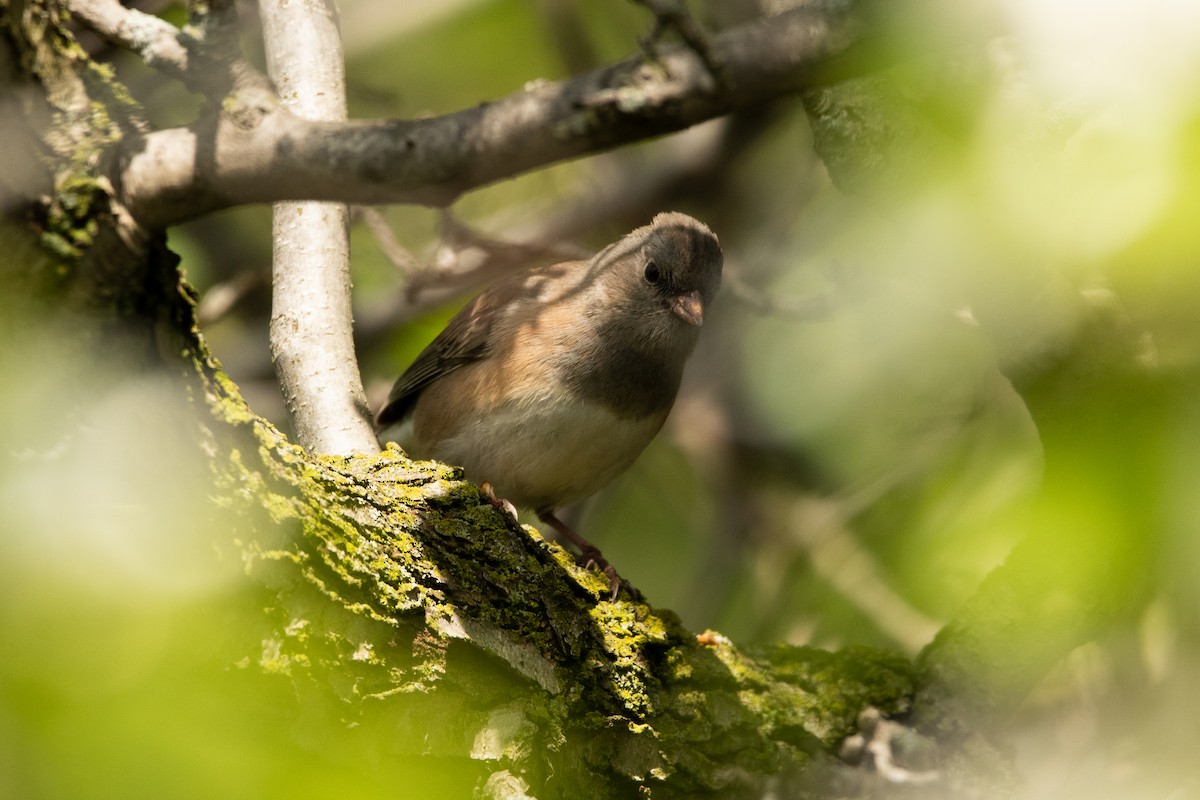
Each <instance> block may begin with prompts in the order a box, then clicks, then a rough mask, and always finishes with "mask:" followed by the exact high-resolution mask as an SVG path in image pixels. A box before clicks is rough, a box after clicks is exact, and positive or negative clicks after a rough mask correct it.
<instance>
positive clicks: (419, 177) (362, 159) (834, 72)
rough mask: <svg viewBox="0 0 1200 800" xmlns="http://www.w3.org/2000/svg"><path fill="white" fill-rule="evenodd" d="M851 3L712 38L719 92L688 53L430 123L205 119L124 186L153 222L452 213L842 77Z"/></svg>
mask: <svg viewBox="0 0 1200 800" xmlns="http://www.w3.org/2000/svg"><path fill="white" fill-rule="evenodd" d="M864 28H865V22H864V21H863V19H862V18H861V15H860V13H858V12H857V11H856V6H855V5H854V4H851V3H838V4H829V7H823V6H822V7H816V6H805V7H802V8H798V9H795V10H792V11H789V12H786V13H784V14H781V15H779V16H777V17H772V18H769V19H762V20H757V21H755V22H752V23H748V24H746V25H742V26H739V27H736V28H731V29H729V30H727V31H725V32H723V33H722V34H720V35H719V36H716V37H714V38H713V51H714V53H715V55H716V57H717V58H718V59H719V60H720V62H721V64H722V72H721V76H722V81H721V83H720V85H719V86H718V85H716V84H715V83H714V81H713V79H712V77H711V76H710V74H709V72H708V69H707V68H706V67H705V65H704V63H703V61H702V60H701V59H700V57H699V56H697V55H696V53H695V52H693V51H692V50H691V49H689V48H684V47H676V48H672V49H670V50H666V51H664V52H663V53H662V56H661V64H662V67H661V68H656V67H655V66H653V65H648V64H646V63H645V62H644V60H643V59H641V58H636V59H630V60H627V61H623V62H621V63H618V64H616V65H613V66H610V67H605V68H602V69H598V70H594V71H592V72H589V73H586V74H584V75H581V76H578V77H575V78H572V79H570V80H566V81H562V82H558V83H545V82H543V83H536V84H532V85H530V86H528V87H526V88H525V89H524V90H522V91H520V92H517V93H515V94H513V95H510V96H508V97H506V98H503V99H501V100H498V101H496V102H493V103H485V104H482V105H480V106H477V107H475V108H471V109H467V110H463V111H459V112H456V113H453V114H447V115H445V116H441V117H433V118H428V119H420V120H395V119H393V120H374V121H351V122H310V121H305V120H301V119H298V118H296V117H295V116H294V115H292V114H290V113H288V112H286V111H285V110H282V109H274V110H268V111H267V112H265V113H264V114H263V115H262V116H261V117H259V118H256V119H255V120H253V121H252V122H245V121H238V122H235V121H233V120H230V119H220V120H215V121H214V120H207V121H204V122H201V123H198V124H197V125H195V126H193V127H190V128H175V129H171V130H165V131H159V132H156V133H153V134H150V135H149V136H147V137H145V139H144V140H142V141H140V142H135V143H133V144H132V145H131V147H130V151H129V152H128V154H127V159H126V161H125V164H124V170H123V174H122V176H121V180H120V184H121V188H122V190H123V192H124V195H125V200H126V201H127V203H128V204H129V206H130V208H131V209H133V212H134V214H135V216H136V217H137V218H138V219H139V220H142V221H143V223H144V224H149V225H152V226H163V225H169V224H171V223H174V222H178V221H181V220H183V219H187V218H190V217H194V216H197V215H199V214H202V213H205V212H208V211H212V210H215V209H218V208H226V207H229V206H234V205H240V204H245V203H259V202H272V201H277V200H281V199H300V198H307V199H323V200H340V201H347V202H353V203H398V202H411V203H423V204H428V205H437V206H442V205H447V204H449V203H450V202H452V201H453V200H454V199H455V198H456V197H458V196H459V195H461V194H462V193H463V192H466V191H468V190H471V189H475V188H478V187H480V186H483V185H486V184H489V183H492V182H494V181H497V180H500V179H502V178H508V177H511V176H513V175H517V174H520V173H522V172H525V171H527V170H530V169H534V168H536V167H541V166H545V165H547V164H551V163H554V162H556V161H562V160H564V159H570V158H574V157H577V156H581V155H584V154H586V153H592V152H596V151H600V150H606V149H608V148H611V147H615V146H617V145H620V144H623V143H626V142H631V141H636V140H639V139H644V138H647V137H651V136H656V135H659V134H663V133H668V132H671V131H678V130H682V129H684V128H687V127H689V126H691V125H694V124H696V123H698V122H702V121H704V120H707V119H712V118H714V117H718V116H722V115H724V114H727V113H729V112H731V111H734V110H738V109H742V108H747V107H752V106H756V105H759V104H761V103H763V102H765V101H767V100H770V99H772V98H774V97H777V96H779V95H781V94H786V93H790V92H796V91H800V90H803V89H807V88H811V87H813V86H817V85H823V84H824V83H827V82H829V81H831V80H834V79H836V78H839V77H845V75H846V74H847V73H845V72H844V71H838V70H844V64H843V65H842V66H839V67H836V68H835V67H834V66H832V65H831V62H832V61H833V60H834V59H835V57H840V56H844V55H845V54H846V53H847V50H848V49H849V48H850V47H851V45H852V44H854V43H855V42H856V41H857V40H859V38H860V37H861V36H862V35H863V34H864Z"/></svg>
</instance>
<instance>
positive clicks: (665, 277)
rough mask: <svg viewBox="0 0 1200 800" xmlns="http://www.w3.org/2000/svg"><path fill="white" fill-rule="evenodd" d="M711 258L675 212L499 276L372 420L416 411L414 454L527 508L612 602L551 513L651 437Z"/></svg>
mask: <svg viewBox="0 0 1200 800" xmlns="http://www.w3.org/2000/svg"><path fill="white" fill-rule="evenodd" d="M721 264H722V256H721V248H720V246H719V245H718V244H717V237H716V236H715V235H713V232H712V231H710V230H709V229H708V228H707V227H706V226H705V225H704V224H703V223H700V222H698V221H696V220H695V219H693V218H691V217H689V216H687V215H686V214H679V213H674V212H672V213H665V214H659V215H658V216H656V217H655V218H654V220H653V222H651V224H649V225H647V226H645V227H642V228H638V229H637V230H635V231H633V232H632V233H630V234H628V235H627V236H625V237H624V238H622V239H621V240H620V241H618V242H616V243H615V244H611V245H609V246H608V247H606V248H604V249H603V250H601V251H600V252H599V253H597V254H596V255H595V256H593V257H592V258H591V259H590V260H588V261H570V262H565V263H562V264H555V265H553V266H549V267H540V268H536V269H531V270H528V271H527V272H523V273H521V274H518V275H513V276H512V277H509V278H506V279H504V280H501V281H500V282H498V283H496V284H494V285H493V286H491V287H489V288H488V289H486V290H485V291H484V292H483V293H482V294H480V295H479V296H478V297H476V298H475V299H474V300H472V301H471V302H470V303H468V304H467V306H466V307H465V308H464V309H463V310H462V311H460V312H459V313H458V314H457V315H456V316H455V317H454V318H453V319H452V320H450V323H449V324H448V325H447V326H446V329H445V330H443V331H442V332H441V333H440V334H439V335H438V337H437V338H436V339H434V340H433V342H432V343H431V344H430V345H429V346H428V347H426V348H425V350H424V351H422V352H421V354H420V355H419V356H418V357H417V360H416V361H414V362H413V364H412V366H410V367H409V368H408V370H407V371H406V372H405V373H404V374H403V375H401V376H400V379H399V380H398V381H396V385H395V386H394V387H393V388H392V392H391V394H390V395H389V396H388V400H387V403H386V404H384V406H383V408H382V409H380V411H379V414H378V416H377V417H376V425H377V427H378V428H379V429H381V430H382V429H385V428H387V427H389V426H391V425H394V424H396V423H399V422H401V421H402V420H404V418H405V417H407V416H408V415H409V414H412V415H413V438H414V446H413V450H414V454H415V455H417V456H419V457H423V458H434V459H437V460H439V461H444V462H446V463H449V464H455V465H459V466H461V467H463V469H464V471H465V474H466V475H467V477H468V478H470V479H472V480H475V481H485V482H488V483H490V484H491V486H493V487H494V496H495V495H498V496H499V497H502V498H505V499H507V500H509V501H511V502H512V503H514V504H516V505H518V506H522V507H525V508H530V509H533V510H534V511H535V512H536V513H537V515H538V517H539V518H540V519H541V520H542V521H543V522H545V523H546V524H548V525H550V526H551V527H553V528H554V529H555V530H557V531H558V532H559V533H561V534H562V535H563V536H565V537H566V538H568V539H569V540H571V541H572V542H574V543H575V545H576V546H577V547H579V548H580V549H581V550H582V551H583V554H584V556H585V558H587V559H588V560H589V561H590V562H592V563H595V564H596V565H598V566H599V567H600V568H602V569H603V570H604V571H605V572H606V574H607V575H608V577H609V580H610V582H611V584H612V588H613V594H614V597H615V595H616V591H617V587H618V585H619V582H618V579H617V577H616V572H615V570H613V568H612V567H611V566H609V565H608V563H607V562H606V561H604V559H603V558H602V557H601V555H600V551H599V550H597V549H596V547H595V546H593V545H592V544H590V543H589V542H588V541H587V540H586V539H584V538H583V537H581V536H579V534H577V533H575V531H573V530H571V529H570V528H569V527H568V526H567V525H566V524H564V523H563V522H562V521H561V520H560V519H559V518H558V517H557V516H555V513H554V512H555V510H556V509H558V508H561V507H562V506H566V505H570V504H572V503H575V502H578V501H580V500H583V499H584V498H586V497H588V496H589V495H591V494H593V493H594V492H596V491H597V490H599V489H600V488H601V487H603V486H605V485H606V484H608V483H609V482H610V481H612V480H613V479H614V478H616V477H617V476H618V475H620V474H621V473H622V472H624V471H625V470H626V469H627V468H628V467H629V465H630V464H632V463H633V461H634V460H635V459H636V458H637V457H638V455H639V454H640V453H641V452H642V450H644V449H645V447H646V445H648V444H649V443H650V440H651V439H653V438H654V435H655V434H657V433H658V431H659V429H660V428H661V427H662V425H663V422H664V421H665V420H666V418H667V414H668V413H669V412H670V411H671V406H672V405H673V404H674V402H675V394H676V392H677V391H678V389H679V381H680V378H681V376H682V374H683V365H684V362H685V361H686V360H687V358H688V356H689V355H690V354H691V352H692V349H693V347H695V344H696V338H697V336H698V335H699V332H700V325H701V323H702V322H703V321H704V310H705V307H706V306H707V305H708V303H709V302H710V301H711V300H712V297H713V295H714V294H715V293H716V291H717V288H718V287H719V286H720V283H721ZM486 488H487V487H485V489H486Z"/></svg>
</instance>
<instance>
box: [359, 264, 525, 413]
mask: <svg viewBox="0 0 1200 800" xmlns="http://www.w3.org/2000/svg"><path fill="white" fill-rule="evenodd" d="M519 287H520V284H519V283H514V282H513V281H512V280H511V279H509V280H504V281H500V282H499V283H497V284H495V285H494V286H492V287H490V288H488V289H487V290H485V291H484V292H483V293H482V294H480V295H479V296H478V297H476V298H475V299H474V300H472V301H471V302H470V303H467V305H466V306H465V307H464V308H463V309H462V311H459V312H458V313H457V314H455V315H454V318H453V319H451V320H450V322H449V323H448V324H447V325H446V327H445V329H444V330H443V331H442V332H441V333H439V334H438V335H437V338H436V339H434V340H433V341H432V342H430V343H429V346H428V347H426V348H425V349H424V350H422V351H421V354H420V355H419V356H417V359H416V361H414V362H413V363H412V365H411V366H410V367H409V368H408V369H407V370H405V371H404V374H403V375H401V376H400V378H399V379H398V380H397V381H396V384H395V385H394V386H393V387H392V391H391V394H389V395H388V399H387V402H386V403H384V405H383V408H381V409H380V410H379V413H378V414H377V415H376V416H375V426H376V428H377V429H383V428H385V427H387V426H388V425H392V424H395V423H397V422H400V421H402V420H403V419H404V418H405V417H407V416H408V415H409V414H410V413H411V412H412V410H413V406H415V405H416V402H417V398H418V397H419V396H420V394H421V391H422V390H423V389H424V388H425V387H426V386H428V385H429V384H431V383H433V382H434V381H436V380H437V379H438V378H440V377H442V376H443V375H446V374H448V373H450V372H453V371H454V370H456V369H458V368H459V367H461V366H463V365H465V364H470V363H472V362H474V361H478V360H479V359H481V358H485V357H486V356H487V355H488V353H489V352H490V349H491V348H490V340H491V333H492V326H493V323H494V322H495V320H496V318H497V316H498V315H499V314H500V312H501V311H503V309H504V307H505V306H506V305H507V304H508V302H510V301H511V300H512V299H513V297H514V296H515V295H516V293H517V292H518V291H519Z"/></svg>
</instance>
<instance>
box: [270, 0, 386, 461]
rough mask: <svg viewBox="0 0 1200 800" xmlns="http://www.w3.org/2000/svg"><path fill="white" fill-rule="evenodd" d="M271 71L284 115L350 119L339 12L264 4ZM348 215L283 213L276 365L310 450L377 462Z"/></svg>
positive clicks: (324, 210)
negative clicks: (354, 305) (360, 355)
mask: <svg viewBox="0 0 1200 800" xmlns="http://www.w3.org/2000/svg"><path fill="white" fill-rule="evenodd" d="M259 9H260V13H261V16H262V21H263V37H264V40H265V42H266V50H267V64H268V68H269V70H270V73H271V78H272V79H273V80H274V82H275V85H276V87H277V88H278V91H279V93H280V97H281V98H282V101H283V104H284V107H286V108H289V109H290V110H291V111H292V112H293V113H295V114H297V115H299V116H303V117H306V118H310V119H324V120H344V119H345V118H346V81H345V73H344V66H343V63H342V47H341V37H340V34H339V33H338V29H337V23H336V11H335V9H334V8H333V4H332V2H328V3H290V2H286V1H281V0H261V2H260V4H259ZM348 226H349V212H348V209H347V207H346V206H345V205H344V204H341V203H318V202H303V203H297V202H290V203H277V204H276V205H275V209H274V225H273V241H274V259H273V270H272V285H273V287H274V291H273V294H272V307H271V358H272V360H273V361H274V362H275V370H276V373H277V374H278V376H279V383H280V386H281V388H282V389H283V396H284V400H285V401H286V402H287V406H288V411H289V412H291V415H292V421H293V423H294V425H295V428H296V438H297V440H298V441H299V442H300V444H301V445H303V446H304V447H305V449H307V450H310V451H314V452H318V453H327V454H335V455H349V454H351V453H353V452H355V451H358V452H363V453H372V452H378V449H379V443H378V442H377V441H376V439H375V433H374V429H373V427H372V425H371V421H370V419H371V414H370V411H369V409H368V408H367V399H366V393H365V392H364V391H363V386H362V378H361V377H360V376H359V372H358V362H357V360H356V358H355V355H354V338H353V331H352V324H351V310H350V236H349V227H348Z"/></svg>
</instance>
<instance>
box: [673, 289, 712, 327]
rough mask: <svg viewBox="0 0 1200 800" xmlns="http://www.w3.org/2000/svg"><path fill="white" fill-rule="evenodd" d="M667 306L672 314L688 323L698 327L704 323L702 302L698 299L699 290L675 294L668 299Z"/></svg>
mask: <svg viewBox="0 0 1200 800" xmlns="http://www.w3.org/2000/svg"><path fill="white" fill-rule="evenodd" d="M668 306H669V308H670V309H671V313H672V314H674V315H675V316H677V317H679V318H680V319H681V320H683V321H684V322H686V323H687V324H688V325H695V326H696V327H697V328H699V327H700V326H701V325H703V324H704V303H703V301H701V299H700V292H695V291H693V292H689V293H688V294H680V295H676V296H675V297H672V298H671V299H670V300H669V301H668Z"/></svg>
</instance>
